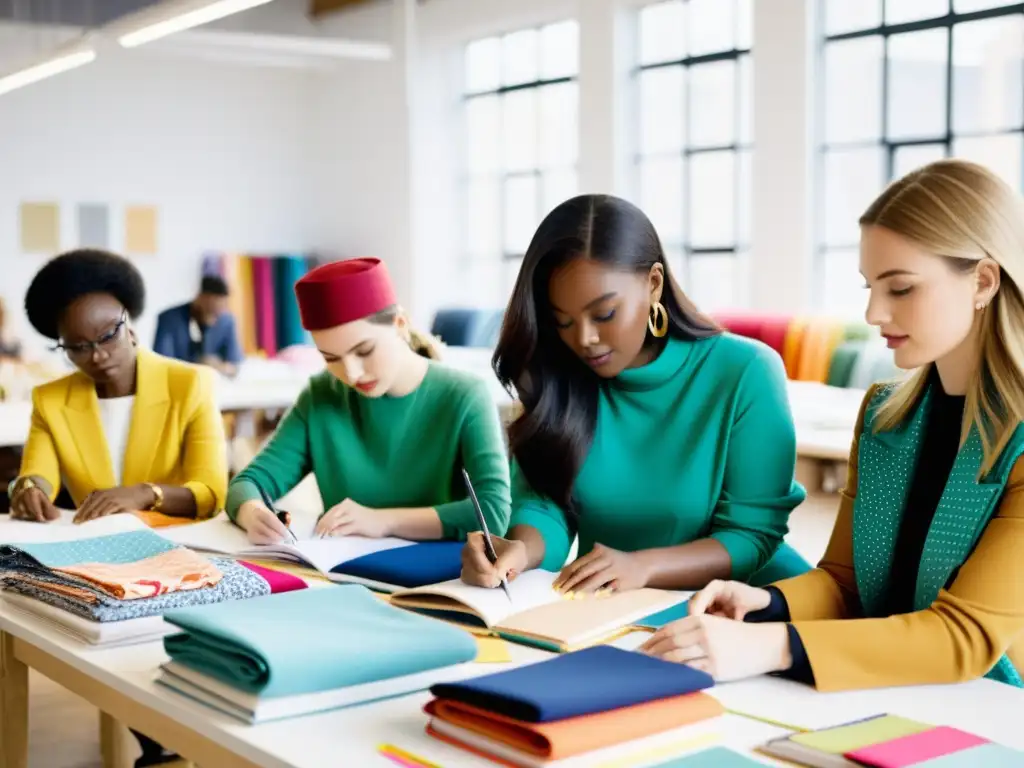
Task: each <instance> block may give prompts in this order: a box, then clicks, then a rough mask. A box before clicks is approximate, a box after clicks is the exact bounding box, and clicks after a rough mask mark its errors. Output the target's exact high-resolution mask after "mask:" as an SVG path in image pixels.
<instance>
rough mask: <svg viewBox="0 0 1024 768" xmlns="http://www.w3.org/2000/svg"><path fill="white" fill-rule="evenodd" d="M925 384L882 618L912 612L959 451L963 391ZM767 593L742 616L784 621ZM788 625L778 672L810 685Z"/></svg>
mask: <svg viewBox="0 0 1024 768" xmlns="http://www.w3.org/2000/svg"><path fill="white" fill-rule="evenodd" d="M930 386H931V400H930V402H929V407H928V415H927V418H926V419H925V426H924V434H923V435H922V439H921V448H920V453H919V454H918V458H917V465H916V466H915V468H914V478H913V481H912V483H911V485H910V490H909V492H908V493H907V500H906V503H905V504H904V507H903V519H902V521H901V522H900V529H899V534H898V535H897V537H896V546H895V549H894V551H893V561H892V571H891V577H890V581H889V595H888V599H887V600H886V607H885V611H886V615H887V616H892V615H895V614H898V613H911V612H912V611H913V610H914V591H915V589H916V587H917V572H918V570H920V565H921V554H922V551H923V550H924V543H925V539H926V538H927V536H928V529H929V528H930V527H931V524H932V520H933V519H934V518H935V511H936V510H937V509H938V506H939V500H940V499H941V497H942V492H943V490H945V487H946V482H947V481H948V480H949V474H950V472H951V471H952V470H953V463H954V462H955V461H956V455H957V452H958V451H959V450H960V430H961V425H962V423H963V415H964V400H965V398H964V397H963V396H962V395H947V394H946V392H945V390H943V389H942V384H941V382H940V381H939V378H938V376H937V375H936V374H933V375H932V381H931V382H930ZM768 591H769V592H770V593H771V597H772V601H771V604H770V605H769V606H768V607H767V608H765V609H764V610H762V611H757V612H755V613H751V614H750V615H748V616H747V618H746V620H747V621H752V622H763V621H785V622H788V621H789V619H790V616H789V606H788V605H787V604H786V598H785V597H784V596H783V594H782V592H781V591H780V590H778V589H776V588H775V587H768ZM788 629H789V648H790V652H791V654H792V657H793V666H792V667H790V668H789V670H787V671H786V672H784V673H783V674H784V675H785V676H786V677H791V678H793V679H795V680H800V681H802V682H805V683H808V684H813V683H814V672H813V671H812V670H811V665H810V662H809V661H808V659H807V652H806V650H805V649H804V644H803V642H802V641H801V640H800V634H799V633H798V632H797V631H796V629H795V628H794V627H793V626H792V625H790V626H789V628H788Z"/></svg>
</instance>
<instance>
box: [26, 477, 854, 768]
mask: <svg viewBox="0 0 1024 768" xmlns="http://www.w3.org/2000/svg"><path fill="white" fill-rule="evenodd" d="M837 504H838V497H837V496H835V495H830V494H829V495H815V496H810V497H808V499H807V501H806V502H805V503H804V504H803V505H801V506H800V507H799V508H798V509H797V510H796V511H795V512H794V513H793V515H792V517H791V518H790V534H789V536H788V537H787V541H788V542H789V543H790V544H792V545H793V547H795V548H796V550H797V551H798V552H800V554H802V555H803V556H804V557H805V558H807V559H808V560H809V561H810V562H812V563H814V562H817V560H818V558H819V557H820V556H821V554H822V553H823V552H824V551H825V546H826V544H828V538H829V535H830V534H831V532H832V523H833V522H834V520H835V515H836V505H837ZM29 685H30V690H31V691H32V696H31V704H30V707H29V718H30V719H29V722H30V729H31V730H30V737H29V745H30V748H29V768H101V762H100V758H99V717H98V715H97V713H96V710H94V709H93V708H92V707H90V706H89V705H88V704H86V703H85V702H84V701H83V700H81V699H80V698H78V697H77V696H75V695H73V694H71V693H68V692H67V691H65V690H64V689H62V688H61V687H59V686H57V685H55V684H54V683H52V682H50V681H49V680H48V679H46V678H45V677H42V676H41V675H37V674H33V675H32V677H31V681H30V683H29ZM57 733H60V738H56V734H57ZM125 768H129V767H128V766H125Z"/></svg>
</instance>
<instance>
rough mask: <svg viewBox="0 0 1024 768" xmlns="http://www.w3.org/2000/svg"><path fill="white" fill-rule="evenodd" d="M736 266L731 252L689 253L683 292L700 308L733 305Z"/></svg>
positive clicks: (728, 306)
mask: <svg viewBox="0 0 1024 768" xmlns="http://www.w3.org/2000/svg"><path fill="white" fill-rule="evenodd" d="M736 266H737V265H736V257H735V256H734V255H733V254H731V253H723V254H721V255H718V254H716V255H709V254H700V255H698V254H692V255H691V256H690V260H689V273H690V274H689V277H690V279H689V281H688V282H689V286H690V287H689V290H688V291H687V294H688V295H689V297H690V298H691V299H693V301H694V303H696V305H697V306H698V307H699V308H700V309H701V311H703V312H721V311H722V310H725V309H735V308H736V288H737V285H736V283H737V277H738V275H737V274H736V273H737V270H736Z"/></svg>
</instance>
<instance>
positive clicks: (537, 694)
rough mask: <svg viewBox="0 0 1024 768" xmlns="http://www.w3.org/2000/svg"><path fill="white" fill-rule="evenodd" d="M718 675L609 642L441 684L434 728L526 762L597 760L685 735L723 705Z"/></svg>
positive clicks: (506, 759) (466, 744)
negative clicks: (716, 692) (716, 691)
mask: <svg viewBox="0 0 1024 768" xmlns="http://www.w3.org/2000/svg"><path fill="white" fill-rule="evenodd" d="M712 685H713V680H712V679H711V677H710V676H709V675H706V674H704V673H703V672H699V671H697V670H695V669H691V668H690V667H687V666H685V665H682V664H673V663H670V662H666V661H661V660H660V659H655V658H652V657H650V656H646V655H643V654H639V653H633V652H630V651H623V650H620V649H618V648H612V647H609V646H599V647H595V648H588V649H586V650H582V651H576V652H574V653H568V654H565V655H562V656H558V657H555V658H553V659H550V660H548V661H543V662H539V663H536V664H530V665H528V666H524V667H519V668H517V669H513V670H510V671H506V672H499V673H497V674H493V675H486V676H484V677H478V678H475V679H473V680H468V681H464V682H461V683H443V684H437V685H434V686H432V687H431V689H430V692H431V693H432V694H433V695H434V696H435V698H434V699H433V700H432V701H431V702H430V703H428V704H427V706H426V712H427V714H429V715H430V716H431V720H430V724H429V726H428V728H427V732H428V733H430V734H431V735H432V736H434V737H436V738H438V739H441V740H442V741H446V742H449V743H451V744H454V745H455V746H459V747H462V748H463V749H466V750H468V751H471V752H474V753H476V754H481V755H483V756H485V757H488V758H490V759H493V760H495V761H496V762H503V763H506V764H511V765H516V766H529V767H530V768H532V767H533V766H560V765H567V764H568V763H567V762H565V761H569V760H571V759H573V758H581V759H585V763H581V764H587V765H595V764H599V763H600V762H601V761H603V760H606V759H608V758H610V757H612V755H613V753H614V755H615V756H625V755H627V754H629V753H637V752H640V751H647V750H650V749H651V748H652V747H653V746H654V745H655V744H657V743H664V742H669V741H671V740H673V739H678V738H679V734H678V733H674V732H675V731H678V729H680V728H681V727H684V726H693V725H695V724H706V723H708V722H709V721H711V720H713V719H714V718H716V717H717V716H719V715H721V714H722V713H723V711H724V710H723V708H722V705H721V704H719V703H718V701H716V700H715V699H714V698H712V697H711V696H708V695H707V694H705V693H702V691H703V690H704V689H707V688H710V687H711V686H712Z"/></svg>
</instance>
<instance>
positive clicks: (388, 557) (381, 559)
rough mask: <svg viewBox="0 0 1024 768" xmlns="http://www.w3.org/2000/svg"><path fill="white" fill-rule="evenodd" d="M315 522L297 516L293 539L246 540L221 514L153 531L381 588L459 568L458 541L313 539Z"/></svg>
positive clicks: (449, 574) (434, 578)
mask: <svg viewBox="0 0 1024 768" xmlns="http://www.w3.org/2000/svg"><path fill="white" fill-rule="evenodd" d="M315 524H316V523H315V521H314V520H312V519H306V520H300V521H296V522H295V523H294V524H293V525H292V532H293V533H294V534H295V537H296V539H298V541H297V542H290V541H286V542H282V543H280V544H267V545H260V544H252V543H250V542H249V539H248V537H247V536H246V534H245V531H243V530H242V529H241V528H239V527H238V526H237V525H235V524H234V523H232V522H231V520H230V519H229V518H228V516H227V515H226V514H223V513H222V514H220V515H217V516H216V517H214V518H212V519H210V520H204V521H203V522H200V523H192V524H189V525H179V526H174V527H171V528H159V529H156V531H155V532H156V533H159V534H160V535H161V536H163V537H165V538H167V539H170V540H171V541H173V542H175V543H178V544H182V545H184V546H186V547H189V548H191V549H196V550H201V551H204V552H212V553H215V554H223V555H230V556H232V557H241V558H254V559H265V560H281V561H284V562H290V563H297V564H299V565H305V566H309V567H311V568H315V569H316V570H317V571H319V572H320V573H322V574H324V575H325V576H326V577H327V578H329V579H330V580H331V581H338V582H347V583H355V584H363V585H364V586H367V587H370V588H371V589H375V590H378V591H383V592H394V591H395V590H399V589H402V588H406V587H414V586H420V585H423V584H432V583H435V582H438V581H443V580H445V579H450V578H454V577H455V576H458V574H459V572H460V570H461V567H462V566H461V559H460V553H461V549H462V545H461V544H460V543H459V542H453V541H452V542H449V541H438V542H425V543H418V542H414V541H407V540H405V539H396V538H383V539H368V538H364V537H362V536H340V537H336V538H328V539H317V538H315V535H314V533H313V531H314V528H315Z"/></svg>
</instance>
